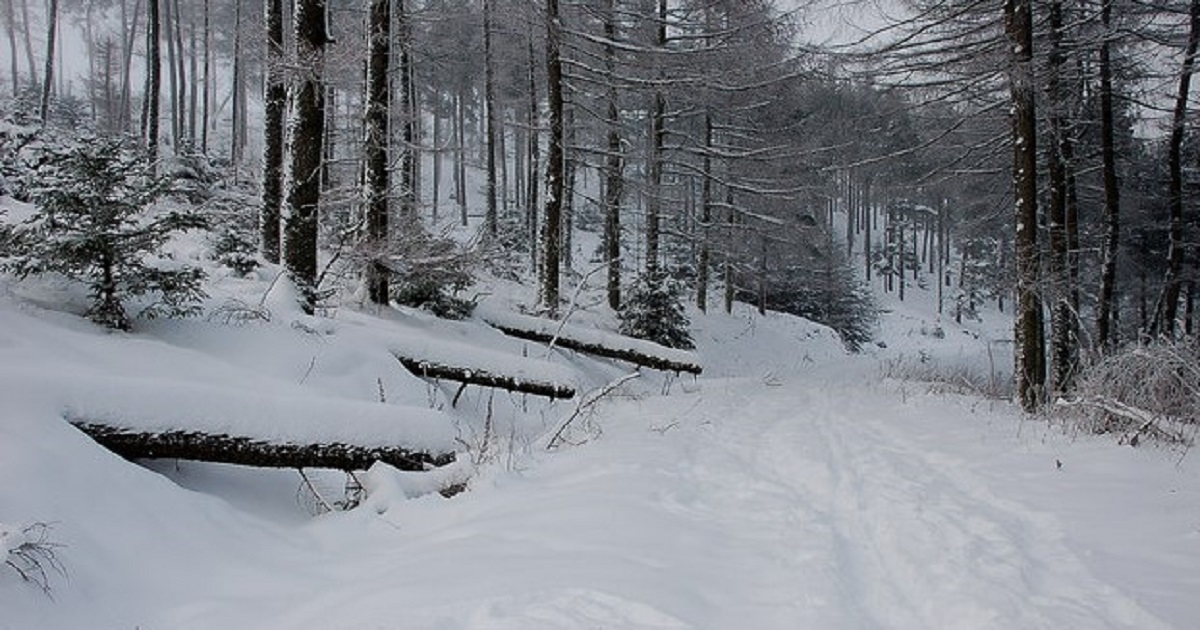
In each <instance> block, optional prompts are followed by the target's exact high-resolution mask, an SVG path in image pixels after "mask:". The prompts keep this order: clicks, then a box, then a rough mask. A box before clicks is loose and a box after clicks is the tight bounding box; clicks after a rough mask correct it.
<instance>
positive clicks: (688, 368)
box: [488, 321, 704, 374]
mask: <svg viewBox="0 0 1200 630" xmlns="http://www.w3.org/2000/svg"><path fill="white" fill-rule="evenodd" d="M488 324H489V325H490V326H492V327H493V328H495V329H496V330H499V331H500V332H502V333H504V334H506V335H508V336H510V337H516V338H517V339H524V340H526V341H536V342H538V343H546V344H548V343H551V342H552V341H553V342H554V345H556V346H558V347H560V348H566V349H568V350H575V351H577V352H584V353H587V354H593V355H596V356H598V357H605V358H609V359H618V360H621V361H628V362H629V363H633V364H634V365H640V366H643V367H648V368H653V369H655V370H663V371H668V372H687V373H689V374H700V373H701V372H703V371H704V368H703V367H701V366H700V365H699V364H698V363H692V362H690V361H680V360H677V359H670V358H667V357H662V356H655V355H653V354H649V353H647V352H642V351H639V350H636V349H634V348H615V347H612V346H606V345H603V344H600V343H596V342H589V341H584V340H581V339H574V338H571V337H569V336H566V335H562V334H558V335H555V333H554V332H552V331H545V330H531V329H528V328H518V327H514V326H509V325H505V324H501V323H498V322H492V321H489V322H488ZM643 343H647V342H643Z"/></svg>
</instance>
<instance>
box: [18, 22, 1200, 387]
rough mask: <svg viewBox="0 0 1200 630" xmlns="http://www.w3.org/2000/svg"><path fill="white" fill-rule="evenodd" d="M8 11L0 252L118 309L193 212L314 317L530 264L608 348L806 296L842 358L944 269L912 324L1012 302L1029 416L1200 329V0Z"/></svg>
mask: <svg viewBox="0 0 1200 630" xmlns="http://www.w3.org/2000/svg"><path fill="white" fill-rule="evenodd" d="M884 9H886V10H884ZM0 17H2V18H3V25H4V32H5V36H6V40H7V44H8V46H7V55H6V56H7V62H8V66H9V68H8V70H9V72H8V74H9V79H10V81H8V82H6V83H8V89H7V90H6V92H8V94H6V95H5V101H4V103H5V104H4V106H3V116H4V120H5V124H4V129H3V134H2V136H0V169H2V174H3V187H4V192H5V193H6V194H8V195H10V196H11V197H13V198H15V199H17V200H20V201H25V202H30V203H32V204H35V206H36V207H37V208H38V210H37V212H36V213H35V215H34V216H32V217H9V218H8V220H7V221H6V222H5V223H4V225H3V231H2V232H0V238H3V245H4V249H5V253H6V257H5V262H4V269H5V270H7V271H8V272H10V273H13V274H15V275H16V276H18V277H26V276H29V275H31V274H40V273H46V272H58V273H65V274H67V275H71V276H72V277H77V278H80V279H83V280H84V281H85V282H87V283H88V284H89V286H90V287H91V292H92V295H93V298H94V302H93V304H91V306H90V307H89V310H88V316H89V317H90V318H91V319H93V320H94V321H96V322H98V323H101V324H103V325H106V326H109V327H112V328H117V329H126V330H127V329H129V328H131V326H132V321H133V320H134V319H136V317H135V315H131V314H130V313H128V312H127V309H129V308H132V307H131V306H130V305H129V304H127V302H128V301H129V300H135V301H136V300H143V301H145V300H152V301H150V302H149V305H148V306H144V308H143V309H142V310H141V311H140V312H139V313H138V314H136V315H137V316H156V315H165V316H185V315H189V314H195V313H196V312H197V311H198V307H197V304H198V300H200V299H201V298H202V296H203V295H204V273H203V271H202V270H200V269H199V268H198V267H195V266H188V265H186V264H182V265H181V264H175V265H173V266H172V265H167V266H166V267H163V266H161V265H156V264H154V263H153V262H151V260H150V259H151V258H153V257H154V256H155V255H157V252H158V250H159V248H160V246H161V244H162V243H163V242H165V241H166V240H167V239H169V238H170V237H171V235H173V234H176V233H179V232H181V231H187V230H204V231H208V232H210V233H211V235H212V237H211V238H210V239H209V242H210V243H211V250H212V251H211V252H210V253H209V256H210V258H212V259H213V260H216V261H219V262H220V263H221V264H223V265H225V266H227V267H229V268H230V269H233V270H236V271H237V272H238V273H250V272H253V271H254V270H255V269H257V268H259V267H260V266H261V265H263V264H268V265H273V264H281V265H282V266H283V268H284V269H285V270H286V279H287V281H288V282H290V283H291V284H292V285H293V286H294V287H295V290H296V291H297V295H298V296H299V297H298V299H299V300H300V301H301V303H302V306H303V309H304V310H305V312H308V313H320V312H323V310H325V309H329V308H333V307H336V306H337V305H340V304H343V303H353V302H354V301H355V300H357V301H359V302H360V303H374V304H389V303H391V302H393V301H396V302H399V303H402V304H408V305H412V306H422V305H424V306H426V307H427V308H430V309H434V310H435V311H437V312H439V313H442V314H445V315H448V316H452V317H455V316H457V317H462V316H465V315H467V314H468V313H469V312H470V309H471V307H472V302H471V299H470V298H469V297H468V296H469V295H470V293H469V287H470V285H471V284H472V282H473V279H474V277H476V276H477V275H478V274H480V273H487V274H491V275H494V276H496V277H502V278H510V279H514V280H520V281H525V282H529V283H532V284H535V285H536V287H537V293H538V301H537V305H536V307H535V308H533V309H531V310H532V311H533V312H534V313H535V314H538V315H541V316H545V317H550V318H555V317H557V316H559V315H560V314H561V313H562V311H563V309H566V308H569V304H568V302H569V300H568V298H569V295H570V292H571V289H572V287H578V286H579V285H580V284H581V283H585V282H587V281H591V280H593V276H600V277H602V278H603V282H604V287H605V295H606V299H607V303H608V305H609V307H610V308H611V309H612V310H613V312H616V313H621V314H623V317H624V319H623V321H624V324H623V327H624V329H625V332H628V333H631V334H634V335H635V336H642V337H647V338H650V339H652V340H656V341H660V342H663V343H665V344H666V345H669V346H674V347H682V348H687V347H689V344H690V340H689V338H688V336H687V334H686V326H687V323H686V317H684V316H683V315H682V306H683V304H685V303H687V304H694V306H695V308H698V309H699V310H700V311H701V312H704V311H706V310H707V309H710V308H716V309H724V310H725V311H727V312H728V311H730V310H731V309H732V307H733V304H734V303H735V302H745V303H749V304H753V305H755V306H757V308H758V309H759V310H760V312H764V313H765V312H766V311H767V310H775V311H783V312H788V313H793V314H796V315H801V316H805V317H808V318H810V319H812V320H814V321H817V322H821V323H824V324H827V325H829V326H831V327H833V328H834V329H835V330H836V331H838V333H839V334H840V335H841V337H842V339H843V341H844V343H845V344H846V345H847V347H849V348H851V349H858V348H860V347H862V345H863V344H868V343H871V342H872V336H873V326H874V321H875V316H876V313H877V306H876V305H875V303H874V300H873V298H872V292H873V291H876V290H878V291H883V292H886V293H896V294H898V297H899V299H900V300H903V299H904V296H905V292H906V288H908V287H912V286H922V287H936V292H937V309H938V313H939V316H940V315H943V314H944V316H945V317H947V318H951V317H952V318H954V319H955V320H956V321H960V322H961V321H962V320H963V319H964V318H967V319H970V318H972V317H974V316H975V313H976V311H977V309H978V308H979V307H980V306H981V305H983V304H985V303H990V304H995V305H997V306H998V307H999V308H1000V309H1001V310H1008V311H1011V312H1012V313H1013V314H1014V319H1015V325H1014V330H1013V343H1014V348H1015V351H1014V353H1013V354H1014V356H1015V365H1014V396H1015V397H1016V399H1017V400H1019V401H1020V402H1021V405H1022V406H1023V407H1024V408H1025V409H1026V410H1027V411H1034V410H1037V409H1039V408H1041V407H1042V406H1043V405H1045V404H1046V403H1047V402H1052V401H1054V400H1056V399H1058V398H1060V397H1062V396H1065V395H1070V394H1072V393H1074V392H1075V391H1076V389H1077V388H1078V387H1085V388H1087V387H1090V388H1092V389H1095V388H1096V387H1098V386H1097V385H1096V384H1095V383H1094V382H1092V381H1090V380H1089V378H1088V376H1089V375H1090V374H1092V373H1094V372H1095V371H1096V370H1101V371H1102V369H1101V368H1103V366H1104V364H1105V361H1106V360H1107V359H1108V358H1109V357H1110V356H1112V355H1114V354H1119V353H1120V352H1121V351H1122V349H1128V348H1130V347H1137V348H1141V347H1142V346H1145V345H1147V344H1149V345H1152V346H1161V347H1163V348H1165V349H1164V350H1162V351H1163V352H1167V353H1169V354H1170V353H1176V354H1177V353H1180V352H1189V351H1190V350H1189V348H1191V347H1193V346H1194V345H1195V344H1194V340H1195V339H1196V336H1195V332H1194V325H1195V322H1194V320H1195V284H1196V277H1197V268H1198V266H1200V262H1198V261H1200V256H1198V255H1197V251H1196V249H1197V243H1198V242H1200V235H1198V233H1197V230H1198V224H1197V208H1196V203H1195V199H1196V195H1195V190H1196V187H1197V186H1198V185H1200V178H1198V177H1197V173H1198V172H1200V169H1198V167H1197V164H1198V163H1200V142H1197V134H1196V116H1195V104H1194V102H1193V101H1194V99H1193V98H1192V96H1193V94H1192V92H1193V89H1192V86H1191V78H1192V74H1193V72H1194V65H1195V63H1194V61H1195V60H1194V57H1195V53H1196V49H1197V42H1198V40H1200V0H1193V1H1189V2H1182V1H1178V0H1164V1H1154V2H1137V3H1135V2H1124V1H1121V0H1097V1H1087V2H1075V3H1067V2H1059V1H1048V2H1039V3H1034V2H1031V1H1030V0H1008V1H1007V2H1005V3H1004V4H1003V6H1002V7H991V6H989V5H985V4H981V3H975V2H959V1H948V0H937V1H924V0H903V1H898V2H895V3H892V5H891V6H890V7H886V6H885V7H883V8H880V7H875V8H874V9H872V7H871V6H870V5H860V4H856V3H836V2H832V3H830V2H813V3H809V2H800V3H791V4H783V3H777V2H774V1H773V0H752V1H748V2H746V1H738V2H726V1H724V0H697V1H691V0H684V1H676V0H597V1H592V0H586V1H580V2H560V1H559V0H546V1H545V2H517V1H511V0H483V1H482V2H470V1H465V0H424V1H421V0H368V1H366V2H362V3H355V2H346V1H343V0H330V1H329V2H325V1H324V0H295V1H294V2H292V3H290V4H289V3H285V2H283V1H282V0H267V1H266V2H264V3H263V4H262V5H261V6H260V5H258V4H256V3H252V2H246V1H245V0H203V1H200V0H146V1H143V0H134V2H132V3H131V2H129V1H128V0H120V1H119V2H111V1H103V2H100V1H88V2H82V3H80V2H75V0H49V1H48V2H47V4H46V5H45V6H40V5H38V6H34V5H33V3H30V2H29V1H28V0H5V5H4V7H3V15H2V16H0ZM860 21H861V23H862V26H859V25H858V24H859V22H860ZM839 22H840V30H839V31H838V32H840V33H841V34H840V35H839V36H837V37H830V36H828V33H829V32H831V30H830V29H829V24H831V23H839ZM847 33H848V35H847ZM64 40H65V41H64ZM65 68H71V69H72V70H71V71H70V72H68V71H67V70H65ZM163 198H171V199H174V200H176V202H177V203H175V204H174V205H172V206H171V209H170V210H169V211H162V210H161V209H159V210H154V208H157V207H158V206H157V205H156V204H157V202H158V200H160V199H163ZM97 207H103V208H104V210H103V212H97V211H96V208H97ZM585 235H594V238H591V237H588V236H585ZM585 247H586V248H588V251H583V248H585ZM581 261H582V262H581ZM147 296H151V297H147ZM664 318H665V319H664ZM1185 339H1186V340H1190V341H1191V342H1190V343H1181V342H1182V341H1183V340H1185ZM1097 366H1100V367H1097ZM1092 368H1096V370H1092V372H1089V370H1090V369H1092ZM1081 384H1082V385H1081ZM1110 385H1111V383H1109V384H1108V385H1103V386H1099V387H1100V389H1101V391H1102V390H1103V389H1104V387H1108V386H1110ZM1093 393H1094V392H1093Z"/></svg>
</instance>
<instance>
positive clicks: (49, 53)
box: [41, 0, 58, 125]
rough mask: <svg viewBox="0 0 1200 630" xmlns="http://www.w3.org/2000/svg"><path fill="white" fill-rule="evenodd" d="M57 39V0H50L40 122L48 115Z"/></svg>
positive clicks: (44, 121) (44, 120)
mask: <svg viewBox="0 0 1200 630" xmlns="http://www.w3.org/2000/svg"><path fill="white" fill-rule="evenodd" d="M57 39H58V0H50V6H49V8H48V9H47V15H46V71H45V72H44V73H43V77H44V78H45V81H43V82H42V108H41V114H42V124H43V125H44V124H46V121H47V119H48V118H49V116H50V95H51V93H52V92H53V87H54V52H55V42H56V40H57Z"/></svg>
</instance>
